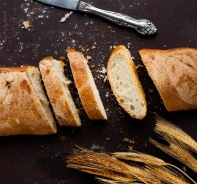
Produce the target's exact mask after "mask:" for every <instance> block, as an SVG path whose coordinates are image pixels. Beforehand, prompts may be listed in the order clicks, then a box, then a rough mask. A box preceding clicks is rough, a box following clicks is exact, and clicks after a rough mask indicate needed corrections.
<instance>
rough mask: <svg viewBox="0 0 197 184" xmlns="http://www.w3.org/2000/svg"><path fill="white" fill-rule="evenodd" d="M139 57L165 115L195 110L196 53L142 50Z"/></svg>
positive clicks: (196, 100) (196, 82) (196, 83)
mask: <svg viewBox="0 0 197 184" xmlns="http://www.w3.org/2000/svg"><path fill="white" fill-rule="evenodd" d="M139 53H140V55H141V59H142V61H143V63H144V65H145V67H146V69H147V71H148V74H149V76H150V77H151V79H152V80H153V82H154V84H155V86H156V88H157V90H158V92H159V94H160V96H161V98H162V100H163V102H164V105H165V107H166V109H167V110H168V111H180V110H189V109H197V49H195V48H174V49H168V50H158V49H142V50H140V51H139Z"/></svg>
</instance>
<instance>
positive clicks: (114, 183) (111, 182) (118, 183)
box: [96, 177, 142, 184]
mask: <svg viewBox="0 0 197 184" xmlns="http://www.w3.org/2000/svg"><path fill="white" fill-rule="evenodd" d="M96 179H97V180H98V181H99V182H100V183H102V184H131V182H122V181H114V180H110V179H105V178H98V177H97V178H96ZM132 184H142V183H141V182H140V183H139V182H132Z"/></svg>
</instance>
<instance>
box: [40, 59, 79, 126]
mask: <svg viewBox="0 0 197 184" xmlns="http://www.w3.org/2000/svg"><path fill="white" fill-rule="evenodd" d="M58 62H61V65H62V67H63V66H64V65H65V64H64V62H63V61H58ZM39 68H40V72H41V75H42V79H43V82H44V85H45V89H46V91H47V95H48V97H49V100H50V102H51V105H52V107H53V110H54V113H55V116H56V118H57V120H58V123H59V124H60V125H61V126H73V127H79V126H81V122H80V119H79V117H78V118H76V116H77V115H78V112H76V113H77V115H74V112H73V111H74V110H76V111H77V109H74V110H73V108H72V107H71V104H70V102H69V98H72V97H71V96H70V93H69V94H68V92H67V93H66V92H65V91H64V88H63V84H62V82H61V79H60V78H59V76H58V73H57V71H56V69H55V66H54V63H53V58H52V57H46V58H44V59H43V60H42V61H40V63H39Z"/></svg>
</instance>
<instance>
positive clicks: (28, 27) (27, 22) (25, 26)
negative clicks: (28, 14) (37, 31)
mask: <svg viewBox="0 0 197 184" xmlns="http://www.w3.org/2000/svg"><path fill="white" fill-rule="evenodd" d="M23 26H24V28H25V29H30V28H31V27H32V25H31V24H30V22H29V21H23Z"/></svg>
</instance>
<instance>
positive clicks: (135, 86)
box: [107, 45, 147, 119]
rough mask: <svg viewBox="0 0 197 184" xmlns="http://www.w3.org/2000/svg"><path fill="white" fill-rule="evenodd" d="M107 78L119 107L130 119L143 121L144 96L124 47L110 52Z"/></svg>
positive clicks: (145, 104)
mask: <svg viewBox="0 0 197 184" xmlns="http://www.w3.org/2000/svg"><path fill="white" fill-rule="evenodd" d="M107 77H108V80H109V83H110V85H111V88H112V91H113V93H114V95H115V97H116V99H117V101H118V103H119V105H120V106H121V107H122V108H123V109H124V110H125V111H126V112H127V113H128V114H129V115H130V116H131V117H133V118H136V119H143V118H144V117H145V116H146V113H147V103H146V99H145V94H144V90H143V88H142V86H141V83H140V81H139V78H138V75H137V70H136V66H135V64H134V62H133V60H132V57H131V54H130V52H129V50H128V49H126V47H125V46H123V45H120V46H117V47H116V48H115V49H114V50H113V51H112V53H111V55H110V57H109V60H108V63H107Z"/></svg>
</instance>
